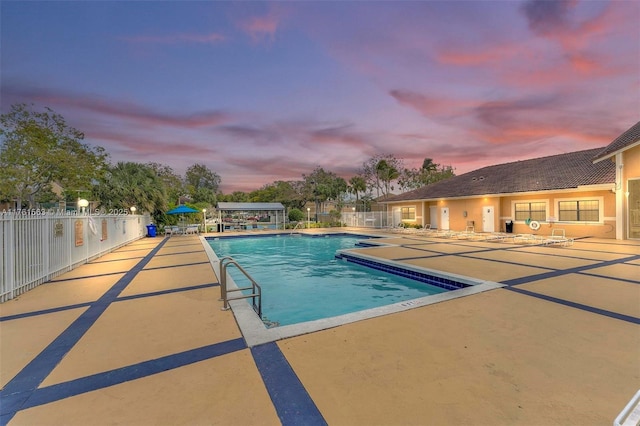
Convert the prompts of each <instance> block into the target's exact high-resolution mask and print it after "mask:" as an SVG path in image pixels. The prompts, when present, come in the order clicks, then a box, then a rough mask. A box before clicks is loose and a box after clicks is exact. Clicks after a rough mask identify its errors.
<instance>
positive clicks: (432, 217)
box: [429, 206, 438, 229]
mask: <svg viewBox="0 0 640 426" xmlns="http://www.w3.org/2000/svg"><path fill="white" fill-rule="evenodd" d="M429 223H430V224H431V228H433V229H438V207H437V206H429Z"/></svg>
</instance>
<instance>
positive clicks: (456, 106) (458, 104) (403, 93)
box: [389, 90, 477, 117]
mask: <svg viewBox="0 0 640 426" xmlns="http://www.w3.org/2000/svg"><path fill="white" fill-rule="evenodd" d="M389 94H390V95H391V96H392V97H393V98H394V99H395V100H396V101H398V102H399V103H400V104H401V105H405V106H408V107H410V108H412V109H414V110H416V111H418V112H419V113H420V114H422V115H424V116H425V117H432V116H438V117H446V116H451V115H458V114H460V113H462V112H463V111H464V110H466V109H468V108H470V107H473V106H475V105H477V102H474V101H473V100H465V99H455V98H452V97H445V96H431V95H425V94H422V93H418V92H415V91H411V90H391V91H390V92H389Z"/></svg>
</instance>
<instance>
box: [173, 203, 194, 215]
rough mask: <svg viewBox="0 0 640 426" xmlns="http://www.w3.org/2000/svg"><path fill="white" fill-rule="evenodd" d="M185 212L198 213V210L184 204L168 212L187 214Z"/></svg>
mask: <svg viewBox="0 0 640 426" xmlns="http://www.w3.org/2000/svg"><path fill="white" fill-rule="evenodd" d="M185 213H198V210H195V209H192V208H191V207H188V206H185V205H182V206H178V207H176V208H175V209H171V210H169V211H168V212H167V214H185Z"/></svg>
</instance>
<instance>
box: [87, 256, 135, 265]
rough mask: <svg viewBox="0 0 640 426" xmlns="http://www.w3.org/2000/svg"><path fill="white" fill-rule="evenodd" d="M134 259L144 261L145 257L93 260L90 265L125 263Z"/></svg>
mask: <svg viewBox="0 0 640 426" xmlns="http://www.w3.org/2000/svg"><path fill="white" fill-rule="evenodd" d="M133 259H144V256H134V257H127V258H126V259H110V260H93V261H91V262H89V263H88V265H94V264H102V263H111V262H123V261H126V260H133Z"/></svg>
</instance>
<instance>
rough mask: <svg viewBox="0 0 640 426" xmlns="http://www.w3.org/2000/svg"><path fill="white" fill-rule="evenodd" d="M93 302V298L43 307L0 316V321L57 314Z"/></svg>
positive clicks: (84, 306)
mask: <svg viewBox="0 0 640 426" xmlns="http://www.w3.org/2000/svg"><path fill="white" fill-rule="evenodd" d="M92 303H94V301H93V300H92V301H90V302H84V303H75V304H73V305H65V306H58V307H56V308H49V309H42V310H39V311H31V312H23V313H21V314H14V315H7V316H4V317H0V322H4V321H13V320H17V319H23V318H29V317H37V316H40V315H47V314H55V313H56V312H64V311H69V310H71V309H78V308H86V307H87V306H90V305H91V304H92Z"/></svg>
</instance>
